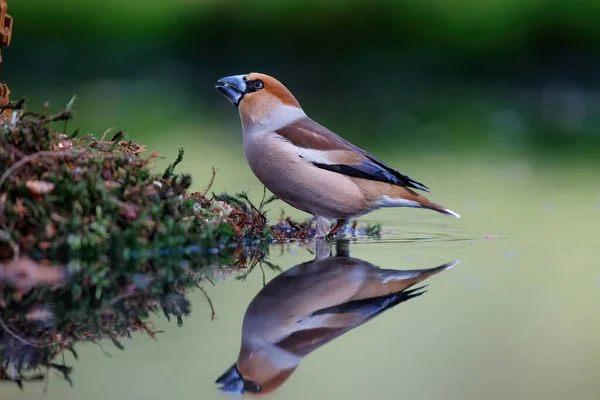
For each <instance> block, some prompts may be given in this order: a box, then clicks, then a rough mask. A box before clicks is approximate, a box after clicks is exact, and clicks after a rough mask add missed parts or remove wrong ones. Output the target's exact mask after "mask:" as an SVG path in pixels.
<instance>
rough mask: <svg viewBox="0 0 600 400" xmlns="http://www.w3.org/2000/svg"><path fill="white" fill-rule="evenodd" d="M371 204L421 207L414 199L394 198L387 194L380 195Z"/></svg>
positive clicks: (377, 205) (376, 205)
mask: <svg viewBox="0 0 600 400" xmlns="http://www.w3.org/2000/svg"><path fill="white" fill-rule="evenodd" d="M373 205H374V206H375V207H413V208H422V207H423V206H422V205H420V204H419V203H417V202H416V201H412V200H406V199H394V198H393V197H389V196H381V197H380V198H378V199H377V200H376V201H375V202H374V203H373Z"/></svg>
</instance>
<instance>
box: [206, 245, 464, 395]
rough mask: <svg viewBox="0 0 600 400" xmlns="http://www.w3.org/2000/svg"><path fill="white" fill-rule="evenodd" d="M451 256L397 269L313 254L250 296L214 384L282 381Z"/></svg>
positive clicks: (235, 386) (256, 386)
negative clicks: (234, 345) (234, 349)
mask: <svg viewBox="0 0 600 400" xmlns="http://www.w3.org/2000/svg"><path fill="white" fill-rule="evenodd" d="M456 264H458V261H454V262H450V263H447V264H444V265H441V266H439V267H436V268H431V269H424V270H413V271H398V270H393V269H380V268H377V267H375V266H374V265H372V264H369V263H368V262H365V261H363V260H359V259H357V258H352V257H347V256H341V257H340V256H336V257H327V258H323V259H315V260H313V261H310V262H306V263H304V264H300V265H297V266H295V267H293V268H291V269H289V270H287V271H286V272H284V273H282V274H280V275H278V276H277V277H276V278H274V279H273V280H272V281H270V282H269V283H268V284H267V285H266V286H265V287H264V288H263V289H262V290H261V291H260V292H259V293H258V294H257V295H256V296H255V297H254V299H252V301H251V302H250V304H249V305H248V308H247V309H246V313H245V315H244V321H243V324H242V343H241V349H240V353H239V356H238V359H237V362H236V363H235V364H234V365H233V366H232V367H231V368H229V369H228V370H227V371H226V372H225V373H224V374H223V375H221V376H220V377H219V378H218V379H217V381H216V383H217V384H220V385H221V387H220V389H221V390H223V391H226V392H230V393H235V394H243V393H250V394H258V395H262V394H267V393H269V392H272V391H274V390H275V389H277V388H278V387H279V386H281V385H282V384H283V383H284V382H285V381H286V380H287V379H288V378H289V377H290V375H291V374H292V373H293V372H294V371H295V370H296V368H297V367H298V364H299V363H300V361H302V358H303V357H304V356H306V355H307V354H309V353H310V352H312V351H313V350H315V349H317V348H319V347H320V346H322V345H324V344H326V343H328V342H330V341H331V340H333V339H336V338H337V337H339V336H341V335H343V334H344V333H346V332H348V331H350V330H352V329H354V328H356V327H357V326H359V325H362V324H364V323H365V322H367V321H369V320H371V319H372V318H374V317H376V316H377V315H379V314H381V313H383V312H384V311H386V310H389V309H390V308H392V307H394V306H396V305H398V304H400V303H402V302H404V301H407V300H409V299H412V298H413V297H417V296H420V295H422V294H423V293H424V291H422V289H423V288H424V286H423V287H419V288H417V289H411V290H407V289H408V288H410V287H411V286H413V285H415V284H417V283H419V282H421V281H423V280H425V279H427V278H428V277H430V276H432V275H435V274H437V273H439V272H441V271H443V270H445V269H448V268H451V267H453V266H454V265H456Z"/></svg>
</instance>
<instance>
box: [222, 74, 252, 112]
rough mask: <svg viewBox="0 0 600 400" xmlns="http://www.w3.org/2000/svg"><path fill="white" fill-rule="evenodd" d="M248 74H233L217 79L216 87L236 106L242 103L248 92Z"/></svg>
mask: <svg viewBox="0 0 600 400" xmlns="http://www.w3.org/2000/svg"><path fill="white" fill-rule="evenodd" d="M245 77H246V75H232V76H226V77H225V78H221V79H219V80H218V81H217V84H216V85H215V87H216V88H217V89H218V90H219V92H221V93H222V94H223V96H225V97H226V98H227V100H229V101H230V102H231V103H232V104H235V106H236V107H237V106H239V105H240V101H241V100H242V98H243V97H244V95H245V94H246V89H247V87H246V80H245V79H244V78H245Z"/></svg>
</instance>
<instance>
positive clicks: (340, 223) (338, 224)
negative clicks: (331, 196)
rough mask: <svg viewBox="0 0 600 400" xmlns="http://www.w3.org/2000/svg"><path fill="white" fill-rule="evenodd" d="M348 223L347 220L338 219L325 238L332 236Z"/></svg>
mask: <svg viewBox="0 0 600 400" xmlns="http://www.w3.org/2000/svg"><path fill="white" fill-rule="evenodd" d="M347 223H348V220H347V219H338V220H336V221H335V225H334V226H333V228H331V230H330V231H329V234H328V235H327V236H333V235H334V234H335V233H336V232H337V231H339V230H340V229H342V227H343V226H344V225H346V224H347Z"/></svg>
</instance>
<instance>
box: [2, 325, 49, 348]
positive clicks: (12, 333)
mask: <svg viewBox="0 0 600 400" xmlns="http://www.w3.org/2000/svg"><path fill="white" fill-rule="evenodd" d="M0 326H1V327H2V329H4V331H5V332H6V333H8V334H9V335H10V336H12V337H14V338H15V339H17V340H18V341H19V342H21V343H23V344H26V345H29V346H33V347H41V346H39V345H38V344H37V343H34V342H30V341H29V340H27V339H23V338H22V337H21V336H19V335H17V334H16V333H15V332H13V331H12V330H11V329H10V328H9V327H8V326H7V325H6V323H4V320H3V319H2V318H0Z"/></svg>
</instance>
